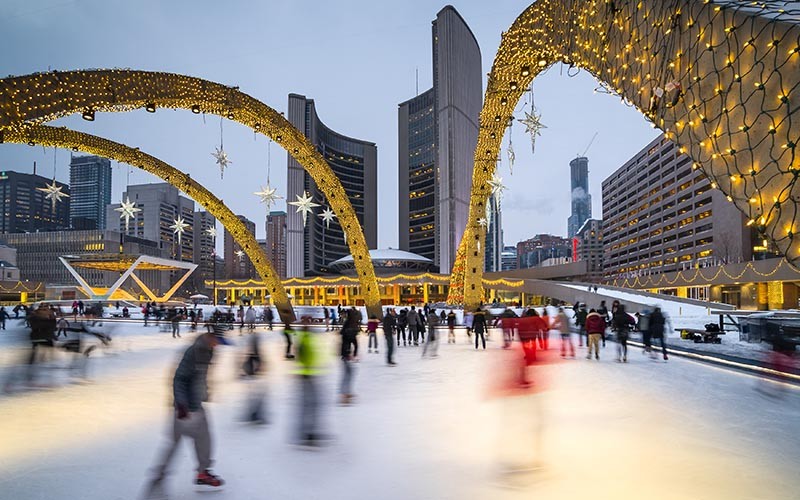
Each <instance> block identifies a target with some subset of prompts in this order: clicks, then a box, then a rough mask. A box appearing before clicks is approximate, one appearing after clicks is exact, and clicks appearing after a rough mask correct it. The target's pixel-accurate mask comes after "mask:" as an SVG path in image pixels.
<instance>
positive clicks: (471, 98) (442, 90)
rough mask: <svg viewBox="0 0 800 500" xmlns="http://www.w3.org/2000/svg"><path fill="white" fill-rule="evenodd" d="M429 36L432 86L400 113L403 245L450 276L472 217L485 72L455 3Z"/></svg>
mask: <svg viewBox="0 0 800 500" xmlns="http://www.w3.org/2000/svg"><path fill="white" fill-rule="evenodd" d="M431 35H432V43H433V87H432V88H431V89H430V90H427V91H425V92H423V93H422V94H419V95H417V96H416V97H414V98H413V99H409V100H408V101H405V102H403V103H401V104H400V105H399V109H398V135H399V137H398V140H399V144H398V164H399V172H398V189H399V203H400V206H399V211H398V212H399V221H398V222H399V231H400V234H399V237H400V239H399V242H400V249H401V250H405V251H408V252H412V253H416V254H419V255H422V256H424V257H428V258H429V259H431V260H433V261H434V263H435V264H436V265H437V266H438V267H439V270H440V272H442V273H450V270H451V267H452V265H453V262H454V260H455V254H456V250H457V249H458V245H459V243H460V242H461V235H462V234H463V232H464V228H465V227H466V224H467V216H468V213H469V197H470V189H471V187H472V165H473V159H474V153H475V146H476V144H477V141H478V117H479V114H480V111H481V105H482V102H483V101H482V93H483V91H482V85H483V81H482V76H483V75H482V69H481V52H480V48H479V47H478V42H477V40H476V39H475V36H474V35H473V34H472V31H470V29H469V26H467V24H466V22H464V19H463V18H462V17H461V15H460V14H459V13H458V12H457V11H456V10H455V9H454V8H453V7H452V6H449V5H448V6H447V7H445V8H443V9H442V10H441V11H439V13H438V14H437V16H436V19H435V20H434V21H433V26H432V33H431Z"/></svg>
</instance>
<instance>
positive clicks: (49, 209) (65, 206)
mask: <svg viewBox="0 0 800 500" xmlns="http://www.w3.org/2000/svg"><path fill="white" fill-rule="evenodd" d="M53 182H55V184H56V186H59V187H60V188H61V192H62V193H64V194H66V195H70V194H71V193H70V189H69V186H67V185H66V184H64V183H61V182H58V181H55V180H50V179H47V178H45V177H42V176H41V175H35V174H23V173H20V172H11V171H2V172H0V200H2V202H3V210H2V212H0V233H35V232H37V231H58V230H64V229H69V207H70V198H62V199H61V201H59V202H57V203H56V204H55V207H53V203H52V202H51V200H48V199H45V195H46V193H44V192H42V191H39V189H44V187H45V186H46V185H48V184H52V183H53ZM54 208H55V209H54Z"/></svg>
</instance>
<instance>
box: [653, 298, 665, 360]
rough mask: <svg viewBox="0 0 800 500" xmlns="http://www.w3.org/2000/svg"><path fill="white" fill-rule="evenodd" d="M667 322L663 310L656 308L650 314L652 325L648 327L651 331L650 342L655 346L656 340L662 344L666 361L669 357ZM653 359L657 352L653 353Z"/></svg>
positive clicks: (662, 351)
mask: <svg viewBox="0 0 800 500" xmlns="http://www.w3.org/2000/svg"><path fill="white" fill-rule="evenodd" d="M665 322H666V318H664V313H662V312H661V308H660V307H658V306H656V308H655V309H654V310H653V312H652V313H650V323H649V324H648V327H649V329H650V341H651V342H652V343H653V344H655V343H656V340H658V341H659V342H661V353H662V354H663V356H664V361H666V360H667V359H668V357H667V343H666V338H665V337H666V334H665V333H664V323H665ZM651 355H652V356H653V357H655V351H653V352H652V353H651Z"/></svg>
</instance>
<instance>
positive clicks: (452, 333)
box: [447, 309, 456, 344]
mask: <svg viewBox="0 0 800 500" xmlns="http://www.w3.org/2000/svg"><path fill="white" fill-rule="evenodd" d="M447 343H448V344H455V343H456V313H454V312H453V310H452V309H450V312H448V313H447Z"/></svg>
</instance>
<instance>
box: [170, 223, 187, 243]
mask: <svg viewBox="0 0 800 500" xmlns="http://www.w3.org/2000/svg"><path fill="white" fill-rule="evenodd" d="M188 227H189V224H187V223H186V221H185V220H183V217H181V216H178V218H177V219H175V221H174V223H173V224H172V225H171V226H169V228H170V229H172V232H173V233H175V234H177V235H178V245H180V244H181V235H182V234H183V232H184V231H186V229H187V228H188Z"/></svg>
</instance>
